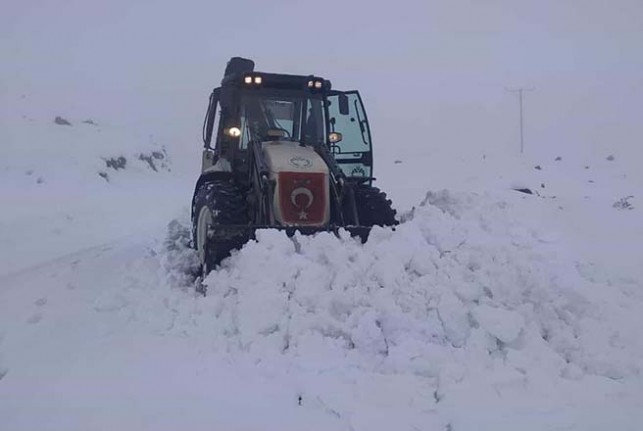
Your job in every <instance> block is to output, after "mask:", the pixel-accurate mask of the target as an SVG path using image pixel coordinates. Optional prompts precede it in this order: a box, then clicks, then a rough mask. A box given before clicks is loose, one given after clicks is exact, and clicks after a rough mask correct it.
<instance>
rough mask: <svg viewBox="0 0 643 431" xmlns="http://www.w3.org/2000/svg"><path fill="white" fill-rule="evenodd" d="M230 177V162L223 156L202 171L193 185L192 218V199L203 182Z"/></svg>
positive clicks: (192, 206)
mask: <svg viewBox="0 0 643 431" xmlns="http://www.w3.org/2000/svg"><path fill="white" fill-rule="evenodd" d="M231 178H232V168H231V166H230V162H229V161H227V160H226V159H224V158H219V159H218V160H217V161H216V163H215V164H214V165H212V166H211V167H209V168H207V169H206V170H204V171H203V173H202V174H201V176H200V177H199V179H198V180H197V182H196V185H195V186H194V193H193V194H192V205H191V208H192V211H191V212H192V217H193V218H194V199H195V198H196V194H197V193H198V191H199V189H200V188H201V186H202V185H203V184H206V183H208V182H211V181H215V180H229V179H231Z"/></svg>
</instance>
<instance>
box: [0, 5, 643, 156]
mask: <svg viewBox="0 0 643 431" xmlns="http://www.w3.org/2000/svg"><path fill="white" fill-rule="evenodd" d="M0 54H1V58H2V63H1V64H2V66H1V67H2V69H0V79H1V91H2V93H0V97H2V104H3V105H4V107H3V108H4V109H11V107H10V101H11V100H12V97H15V96H16V95H18V94H20V95H22V94H25V95H26V96H27V98H28V100H29V101H30V102H31V103H33V105H34V109H37V110H38V112H42V113H43V115H44V114H46V115H49V114H53V113H57V114H60V115H69V116H81V117H92V118H95V119H97V120H98V121H101V120H102V121H108V122H111V123H115V124H126V125H132V126H135V127H138V128H141V129H143V130H149V131H150V133H155V134H161V135H164V136H166V137H172V138H176V139H183V140H184V141H185V143H186V145H191V146H193V145H198V143H199V136H200V127H201V121H202V117H203V112H204V110H205V104H206V101H207V95H208V93H209V92H210V91H211V89H212V88H213V87H215V86H216V85H218V83H219V81H220V79H221V75H222V72H223V69H224V67H225V63H226V61H227V60H228V59H229V57H231V56H233V55H240V56H246V57H250V58H253V59H254V60H255V62H256V63H257V68H258V69H259V70H265V71H275V72H289V73H302V74H310V73H315V74H318V75H321V76H324V77H326V78H329V79H330V80H331V81H332V82H333V84H334V86H335V87H337V88H342V89H352V88H357V89H359V90H360V91H361V93H362V95H363V97H364V99H365V101H366V103H367V104H368V105H367V110H368V112H369V116H370V119H371V123H372V128H373V130H374V134H375V145H376V146H377V147H381V146H387V148H396V147H398V148H400V151H401V152H405V151H406V152H408V151H415V150H417V149H418V148H424V149H427V150H430V149H431V148H434V147H439V146H444V145H458V146H462V147H463V149H471V150H481V151H486V150H492V149H502V150H503V151H504V150H506V151H515V150H517V149H518V141H517V139H518V130H517V124H518V120H517V116H518V105H517V101H516V99H515V96H514V95H512V94H510V93H508V92H506V91H505V88H507V87H509V88H514V87H521V86H522V87H533V88H535V91H534V92H531V93H529V94H527V95H526V98H525V120H526V123H525V127H526V139H527V142H526V143H527V148H528V151H530V152H546V153H548V154H549V153H553V152H556V151H560V152H562V153H567V152H568V151H571V150H573V151H582V150H584V149H588V148H600V149H601V150H602V149H606V151H607V150H608V149H615V150H619V151H621V150H622V151H625V150H626V149H629V150H632V149H637V148H639V147H640V146H641V145H642V144H643V142H642V141H643V139H642V135H643V1H642V0H615V1H611V2H607V1H598V0H585V1H581V0H567V1H565V0H558V1H549V0H540V1H516V0H514V1H510V0H502V1H500V0H496V1H493V0H492V1H461V0H455V1H429V0H418V1H406V0H398V1H381V2H380V1H355V2H351V1H347V0H330V1H314V2H304V1H293V0H290V1H258V0H255V1H248V0H241V1H239V0H235V1H228V2H223V1H216V0H209V1H184V2H178V1H144V0H136V1H134V0H128V1H123V0H111V1H100V2H99V1H92V0H29V1H21V0H4V1H3V6H2V15H1V16H0ZM639 154H641V152H640V151H639Z"/></svg>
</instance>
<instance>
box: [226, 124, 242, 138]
mask: <svg viewBox="0 0 643 431" xmlns="http://www.w3.org/2000/svg"><path fill="white" fill-rule="evenodd" d="M227 132H228V135H230V136H232V137H233V138H238V137H239V136H241V129H239V128H238V127H230V128H229V129H228V130H227Z"/></svg>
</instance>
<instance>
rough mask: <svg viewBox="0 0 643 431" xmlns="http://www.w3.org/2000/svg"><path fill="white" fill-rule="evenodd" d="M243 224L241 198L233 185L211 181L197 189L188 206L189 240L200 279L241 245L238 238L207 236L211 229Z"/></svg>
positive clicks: (244, 209) (244, 215)
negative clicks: (200, 275) (199, 263)
mask: <svg viewBox="0 0 643 431" xmlns="http://www.w3.org/2000/svg"><path fill="white" fill-rule="evenodd" d="M245 224H248V211H247V204H246V200H245V196H244V194H243V193H242V192H241V190H240V189H239V188H238V187H237V186H236V185H235V184H234V183H233V182H231V181H226V180H213V181H210V182H207V183H204V184H203V185H201V186H200V187H199V189H198V190H197V192H196V194H195V195H194V201H193V207H192V237H193V244H194V248H195V249H196V250H197V253H198V256H199V260H200V262H201V269H202V274H203V277H205V276H206V275H208V273H209V272H210V271H211V270H212V269H214V267H215V266H216V265H218V264H219V263H221V261H222V260H223V259H225V258H226V257H228V256H230V252H231V251H232V250H233V249H235V248H239V247H241V246H242V245H243V242H244V241H242V240H240V239H239V238H226V239H218V240H215V239H214V238H211V237H210V236H209V234H208V233H209V232H210V231H211V230H212V229H213V228H215V227H218V228H221V227H222V226H225V225H245Z"/></svg>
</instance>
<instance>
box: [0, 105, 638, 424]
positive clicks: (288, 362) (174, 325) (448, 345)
mask: <svg viewBox="0 0 643 431" xmlns="http://www.w3.org/2000/svg"><path fill="white" fill-rule="evenodd" d="M17 112H19V114H20V115H18V114H16V116H15V117H12V118H4V119H3V130H2V132H3V136H2V146H1V147H0V151H2V153H1V154H0V156H1V157H0V202H1V203H2V211H1V215H0V217H1V218H0V265H1V266H0V429H3V430H4V429H6V430H33V429H38V430H47V429H49V430H70V429H78V430H80V429H96V430H99V429H104V430H111V429H149V430H164V429H167V430H175V429H192V430H201V429H202V430H210V429H237V430H265V429H275V430H276V429H280V430H299V429H315V430H317V429H319V430H369V431H371V430H391V429H400V430H451V431H456V430H457V431H461V430H480V429H485V430H505V429H506V430H512V431H513V430H516V429H527V430H544V429H569V430H604V429H619V430H637V429H640V424H641V423H643V414H642V413H641V412H642V411H643V410H642V407H643V401H642V400H643V380H642V379H641V368H642V367H643V362H642V361H641V358H643V338H642V337H641V336H640V334H639V332H640V329H639V328H640V326H641V324H643V317H641V313H640V310H641V308H642V306H643V272H642V270H641V268H643V261H642V259H643V246H642V245H641V243H640V238H643V217H641V216H640V214H641V208H640V206H641V205H640V202H641V201H640V196H637V193H638V191H639V190H641V189H642V187H643V175H641V174H640V173H639V172H638V171H637V170H636V169H633V168H632V166H631V163H630V161H629V160H626V159H624V158H622V157H620V156H619V154H614V155H613V157H610V158H609V159H608V156H610V154H593V155H592V154H590V155H584V156H583V158H582V159H580V158H579V159H578V160H575V159H574V158H573V157H571V158H570V156H567V155H565V157H564V158H561V159H560V160H556V156H555V155H552V156H551V157H546V158H545V157H543V158H541V159H529V158H527V157H524V158H520V159H518V158H512V157H500V156H498V155H493V154H478V155H476V154H472V155H462V154H457V153H456V152H455V151H452V152H449V150H448V149H446V148H445V149H443V150H440V151H438V152H437V153H436V152H435V149H434V150H433V151H434V152H429V151H426V152H421V151H415V152H413V151H411V150H408V152H407V153H404V151H405V150H400V151H398V152H397V153H396V155H395V156H391V155H387V154H386V151H382V152H381V156H378V157H377V158H376V170H377V176H378V178H379V179H380V181H379V182H378V183H379V185H380V186H381V187H382V188H383V189H385V190H386V191H387V192H389V194H390V196H391V197H392V198H393V200H394V202H395V203H396V204H397V207H398V208H399V209H400V214H401V218H402V223H401V225H400V226H398V227H397V229H396V230H395V231H392V230H389V229H381V228H376V229H374V231H373V232H372V234H371V237H370V240H369V241H368V242H367V243H366V244H364V245H362V244H360V243H359V242H357V241H356V240H354V239H352V238H350V237H348V236H346V235H344V236H342V237H341V238H336V237H334V236H332V235H329V234H320V235H317V236H315V237H302V236H296V237H294V238H292V239H290V238H287V237H286V236H284V235H282V234H280V233H277V232H272V231H263V232H260V234H259V235H258V240H257V241H253V242H251V243H249V244H247V245H246V246H245V247H244V248H243V249H242V250H240V251H239V252H238V253H235V254H234V255H233V256H232V257H231V258H229V259H227V260H226V261H224V263H223V264H222V266H221V268H219V269H218V270H216V271H214V272H212V273H211V274H210V275H209V277H208V278H207V279H206V280H205V284H206V285H207V296H206V297H203V296H201V295H199V294H196V293H195V291H194V285H193V279H192V275H191V271H192V270H193V269H194V255H193V253H192V251H191V250H190V249H189V248H188V247H187V243H188V233H187V232H188V225H189V219H188V211H189V201H190V198H191V191H192V190H191V187H192V186H193V181H194V179H195V176H196V172H194V171H193V170H190V169H187V168H186V166H187V165H186V166H183V165H181V166H180V168H178V169H177V168H176V166H175V164H174V163H173V160H175V156H176V157H184V156H182V155H181V154H182V153H185V152H189V153H192V154H193V155H194V161H195V163H194V168H195V169H196V168H198V145H197V144H196V143H192V144H191V146H190V148H185V147H184V146H182V145H184V144H181V145H179V144H176V143H173V142H166V143H163V142H159V141H157V140H156V139H154V138H150V137H149V136H146V135H141V134H139V133H137V132H135V131H132V130H128V129H123V128H119V127H118V126H116V125H103V124H101V122H100V119H92V122H93V123H96V124H90V123H83V120H88V119H87V118H67V117H65V116H64V115H63V114H60V115H61V116H63V117H65V119H66V120H68V121H69V122H70V123H71V125H60V124H56V123H55V122H54V118H55V117H54V116H51V115H49V116H40V117H38V118H31V117H30V116H29V110H28V109H27V108H25V109H23V110H22V112H20V110H18V111H17ZM22 115H24V117H22ZM59 122H60V121H59ZM148 156H149V157H148ZM121 157H122V158H123V159H124V160H125V162H123V161H121V159H120V158H121ZM610 159H611V160H610ZM120 166H122V167H123V169H121V168H119V167H120ZM536 166H538V168H536ZM586 166H587V168H586ZM418 172H422V175H418V174H417V173H418ZM103 174H104V175H103ZM514 188H529V189H530V190H531V191H532V194H525V193H521V192H517V191H515V190H513V189H514ZM628 196H633V197H631V198H628ZM637 199H638V200H637Z"/></svg>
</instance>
